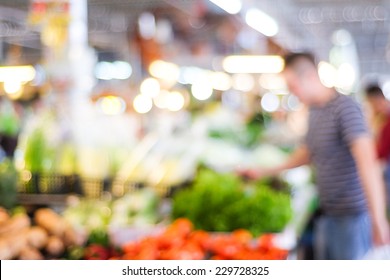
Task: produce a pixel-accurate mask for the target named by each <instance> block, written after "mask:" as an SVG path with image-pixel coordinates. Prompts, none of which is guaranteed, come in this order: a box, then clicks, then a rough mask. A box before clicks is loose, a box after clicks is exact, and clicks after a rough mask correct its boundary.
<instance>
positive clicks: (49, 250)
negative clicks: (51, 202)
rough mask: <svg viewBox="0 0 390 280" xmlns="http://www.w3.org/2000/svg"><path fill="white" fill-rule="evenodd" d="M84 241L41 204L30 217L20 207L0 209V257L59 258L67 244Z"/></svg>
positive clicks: (24, 258) (68, 245) (72, 244)
mask: <svg viewBox="0 0 390 280" xmlns="http://www.w3.org/2000/svg"><path fill="white" fill-rule="evenodd" d="M83 243H84V237H83V236H82V235H79V234H78V233H77V232H76V231H75V230H74V229H73V228H72V227H71V226H70V225H69V224H68V223H67V222H66V221H65V220H64V219H63V218H62V217H61V216H60V215H59V214H57V213H56V212H54V211H53V210H51V209H49V208H41V209H38V210H37V211H36V212H34V216H33V217H32V218H30V216H28V215H27V214H26V213H25V212H24V211H16V212H15V213H9V211H7V210H5V209H3V208H2V209H0V259H1V260H7V259H19V260H41V259H56V258H62V257H63V255H64V253H65V251H66V250H67V248H69V247H72V246H78V245H81V244H83Z"/></svg>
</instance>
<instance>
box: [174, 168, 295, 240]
mask: <svg viewBox="0 0 390 280" xmlns="http://www.w3.org/2000/svg"><path fill="white" fill-rule="evenodd" d="M290 202H291V201H290V195H289V193H288V192H283V191H278V190H274V189H273V188H271V187H270V186H268V185H265V184H264V183H263V182H261V183H257V184H252V185H244V184H243V182H242V181H241V180H240V179H239V178H238V177H237V176H235V175H233V174H219V173H216V172H214V171H211V170H207V169H203V170H201V171H200V172H199V175H198V177H197V179H196V181H195V182H194V185H193V186H192V187H191V188H187V189H183V190H180V191H177V192H176V193H175V195H174V197H173V202H172V218H173V219H176V218H179V217H186V218H188V219H190V220H191V221H192V222H193V223H194V226H195V227H196V228H198V229H204V230H208V231H233V230H235V229H239V228H245V229H248V230H250V231H251V232H252V233H253V234H254V235H259V234H261V233H263V232H280V231H282V230H283V229H284V227H285V226H286V225H287V223H288V222H289V221H290V219H291V218H292V209H291V205H290Z"/></svg>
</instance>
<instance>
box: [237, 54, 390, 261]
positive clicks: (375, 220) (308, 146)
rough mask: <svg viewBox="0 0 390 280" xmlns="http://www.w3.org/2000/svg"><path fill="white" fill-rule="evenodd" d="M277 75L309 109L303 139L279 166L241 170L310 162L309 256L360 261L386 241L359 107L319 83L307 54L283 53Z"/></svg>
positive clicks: (378, 185)
mask: <svg viewBox="0 0 390 280" xmlns="http://www.w3.org/2000/svg"><path fill="white" fill-rule="evenodd" d="M283 76H284V78H285V81H286V83H287V86H288V88H289V90H290V92H291V93H292V94H294V95H296V96H297V97H298V98H299V99H300V101H301V102H302V103H304V104H305V105H307V106H308V107H309V108H310V113H309V119H308V131H307V134H306V137H305V141H304V143H303V144H302V145H301V147H300V148H298V149H297V150H296V151H295V152H294V153H293V154H292V155H291V157H290V158H289V159H288V160H287V161H286V162H285V163H284V164H282V165H281V166H279V167H277V168H273V169H270V170H247V171H244V172H243V173H244V175H246V176H249V177H252V178H258V177H264V176H271V175H276V174H278V173H279V172H281V171H283V170H286V169H290V168H295V167H298V166H301V165H305V164H309V163H310V164H312V165H313V168H314V169H313V170H314V172H315V175H316V176H315V177H316V180H317V182H316V184H317V186H318V191H319V201H320V208H321V211H322V215H321V216H320V218H319V219H318V220H317V221H316V225H315V233H314V235H315V237H314V239H315V240H314V254H315V257H316V258H317V259H361V258H363V257H364V255H365V254H366V253H367V252H368V250H369V249H370V248H371V246H372V245H373V242H374V244H375V245H383V244H387V243H389V242H390V232H389V225H388V222H387V219H386V211H385V201H384V185H383V180H382V178H381V176H380V170H379V168H378V165H377V164H376V163H377V161H376V157H375V156H376V155H375V149H374V144H373V140H372V139H371V137H370V134H369V132H368V129H367V126H366V123H365V119H364V117H363V113H362V110H361V108H360V107H359V105H358V104H357V103H356V102H355V101H353V100H352V99H351V98H350V97H348V96H345V95H342V94H339V93H338V92H337V91H336V90H335V89H333V88H328V87H325V86H324V85H323V84H322V83H321V80H320V77H319V75H318V72H317V66H316V63H315V59H314V57H313V56H312V55H311V54H310V53H291V54H288V55H286V56H285V68H284V71H283Z"/></svg>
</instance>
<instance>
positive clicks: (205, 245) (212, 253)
mask: <svg viewBox="0 0 390 280" xmlns="http://www.w3.org/2000/svg"><path fill="white" fill-rule="evenodd" d="M273 239H274V235H272V234H263V235H261V236H259V237H256V238H254V237H253V236H252V234H251V233H250V232H249V231H248V230H245V229H237V230H235V231H233V232H230V233H210V232H207V231H204V230H194V227H193V224H192V223H191V221H190V220H188V219H186V218H179V219H177V220H175V221H174V222H173V223H172V224H170V225H169V226H168V227H167V228H166V229H165V230H164V231H163V232H161V233H160V234H157V235H153V236H148V237H144V238H142V239H140V240H136V241H131V242H127V243H125V244H124V245H123V246H122V248H121V251H122V253H121V255H119V256H116V257H113V258H112V259H122V260H204V259H212V260H283V259H286V258H287V255H288V251H287V250H285V249H281V248H278V247H277V246H275V245H274V242H273Z"/></svg>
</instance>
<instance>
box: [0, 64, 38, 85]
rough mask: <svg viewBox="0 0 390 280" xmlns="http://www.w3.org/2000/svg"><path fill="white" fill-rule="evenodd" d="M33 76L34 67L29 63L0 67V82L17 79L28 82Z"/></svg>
mask: <svg viewBox="0 0 390 280" xmlns="http://www.w3.org/2000/svg"><path fill="white" fill-rule="evenodd" d="M34 78H35V69H34V67H33V66H31V65H25V66H3V67H0V82H6V81H7V80H15V79H17V80H18V81H20V82H30V81H32V80H34Z"/></svg>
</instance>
